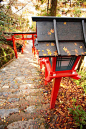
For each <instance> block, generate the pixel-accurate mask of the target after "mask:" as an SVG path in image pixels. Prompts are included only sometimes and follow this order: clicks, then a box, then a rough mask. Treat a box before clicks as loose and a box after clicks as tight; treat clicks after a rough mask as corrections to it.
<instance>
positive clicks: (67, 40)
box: [32, 16, 86, 57]
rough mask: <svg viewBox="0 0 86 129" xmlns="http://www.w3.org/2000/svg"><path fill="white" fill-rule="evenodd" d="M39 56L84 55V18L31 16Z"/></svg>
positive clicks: (85, 44)
mask: <svg viewBox="0 0 86 129" xmlns="http://www.w3.org/2000/svg"><path fill="white" fill-rule="evenodd" d="M32 20H33V21H36V26H37V40H36V48H37V49H38V51H39V57H43V56H46V57H49V56H58V55H60V56H78V55H86V18H67V17H51V16H50V17H32Z"/></svg>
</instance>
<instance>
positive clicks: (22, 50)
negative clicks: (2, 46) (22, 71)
mask: <svg viewBox="0 0 86 129" xmlns="http://www.w3.org/2000/svg"><path fill="white" fill-rule="evenodd" d="M22 40H23V45H22V48H21V52H22V53H23V52H24V45H25V41H24V34H22Z"/></svg>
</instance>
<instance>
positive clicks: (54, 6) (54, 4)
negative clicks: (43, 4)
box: [50, 0, 57, 16]
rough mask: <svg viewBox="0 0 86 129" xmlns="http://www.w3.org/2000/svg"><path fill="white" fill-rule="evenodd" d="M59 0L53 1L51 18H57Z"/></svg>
mask: <svg viewBox="0 0 86 129" xmlns="http://www.w3.org/2000/svg"><path fill="white" fill-rule="evenodd" d="M56 7H57V0H51V11H50V14H51V16H56Z"/></svg>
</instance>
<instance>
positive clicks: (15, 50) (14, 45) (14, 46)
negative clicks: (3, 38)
mask: <svg viewBox="0 0 86 129" xmlns="http://www.w3.org/2000/svg"><path fill="white" fill-rule="evenodd" d="M12 40H13V48H14V52H15V56H16V58H18V55H17V49H16V44H15V38H14V35H13V36H12Z"/></svg>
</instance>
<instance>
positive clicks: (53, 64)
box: [52, 57, 56, 72]
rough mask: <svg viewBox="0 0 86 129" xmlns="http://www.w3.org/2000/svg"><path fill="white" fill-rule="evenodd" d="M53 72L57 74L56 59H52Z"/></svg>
mask: <svg viewBox="0 0 86 129" xmlns="http://www.w3.org/2000/svg"><path fill="white" fill-rule="evenodd" d="M52 70H53V72H55V70H56V57H53V58H52Z"/></svg>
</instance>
